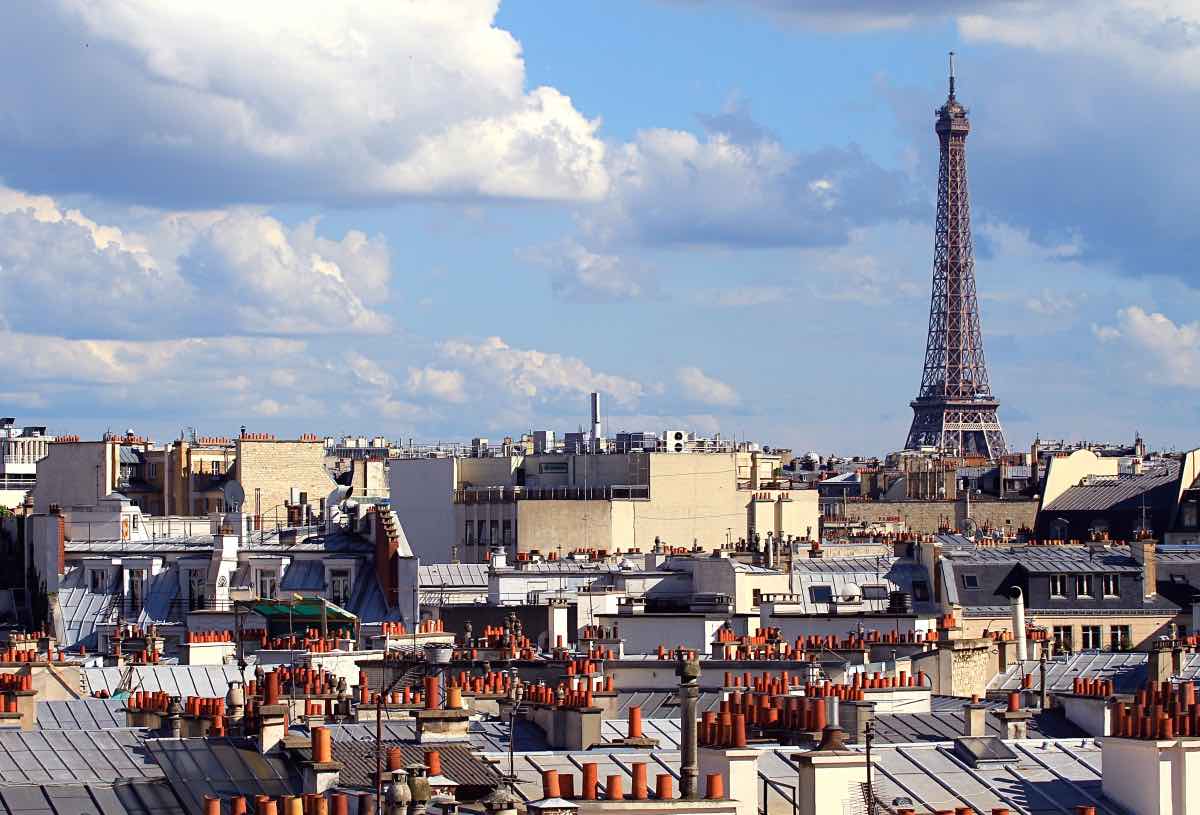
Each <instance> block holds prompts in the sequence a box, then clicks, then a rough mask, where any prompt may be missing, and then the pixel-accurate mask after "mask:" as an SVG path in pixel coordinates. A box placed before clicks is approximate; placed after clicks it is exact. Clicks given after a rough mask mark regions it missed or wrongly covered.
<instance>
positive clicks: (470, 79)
mask: <svg viewBox="0 0 1200 815" xmlns="http://www.w3.org/2000/svg"><path fill="white" fill-rule="evenodd" d="M498 6H499V0H454V2H444V1H443V0H405V2H395V0H359V2H354V3H330V2H325V0H254V2H242V1H241V0H209V2H205V3H195V4H182V5H181V4H177V3H163V2H161V1H160V0H90V1H89V2H81V0H46V2H43V3H36V4H18V5H17V6H15V7H13V8H10V9H8V10H7V11H8V13H7V14H6V15H5V25H4V26H3V27H2V28H0V52H2V53H4V54H5V55H6V58H5V61H6V62H7V64H8V65H9V68H10V70H8V71H4V72H0V107H3V109H4V110H6V111H9V113H10V114H11V117H10V118H9V119H8V120H7V121H8V122H9V126H7V127H5V128H3V129H2V130H0V151H2V152H4V153H6V154H8V155H9V156H11V157H12V159H13V161H12V162H11V167H12V171H11V173H10V176H9V180H10V181H15V182H16V183H17V184H18V185H19V186H25V187H32V188H38V189H52V187H51V186H50V185H52V184H54V185H60V186H59V187H58V189H59V190H65V189H70V185H72V184H73V183H75V181H74V179H77V178H79V177H82V176H84V175H86V178H87V179H88V184H89V188H88V189H86V190H85V191H86V192H90V193H101V194H104V193H108V194H110V195H111V196H112V197H121V198H126V199H133V200H139V201H142V202H148V203H153V204H162V203H164V202H165V203H168V204H170V205H176V206H177V205H181V204H182V205H194V204H196V203H199V204H201V205H214V204H226V203H232V202H236V203H261V202H273V201H283V200H287V201H312V200H321V201H343V200H347V199H353V200H365V201H372V200H378V199H395V198H400V197H410V196H435V197H440V198H444V197H488V198H523V199H529V198H532V199H568V200H576V199H581V198H596V197H599V196H601V195H603V194H604V191H605V189H606V187H607V183H608V181H607V175H606V172H605V168H604V162H603V159H604V145H603V143H602V142H601V141H600V140H599V139H598V138H597V137H596V133H595V131H596V128H597V126H598V122H596V121H593V120H589V119H588V118H586V117H585V116H584V115H583V114H581V113H580V112H579V111H577V110H576V109H575V107H574V105H573V104H572V102H571V100H570V99H569V98H568V97H567V96H565V95H564V94H562V93H561V92H559V91H558V90H556V89H554V88H551V87H535V88H526V87H525V64H524V60H523V59H522V56H521V46H520V44H519V43H518V42H517V41H516V39H515V38H514V37H513V36H512V35H511V34H510V33H509V32H507V31H505V30H503V29H501V28H499V27H497V26H496V25H495V24H494V23H495V16H496V13H497V10H498ZM31 65H37V66H39V67H38V70H37V81H36V82H30V81H28V79H29V77H28V73H26V72H25V71H22V70H19V69H18V68H17V67H16V66H26V67H28V66H31ZM22 73H24V74H25V76H24V78H22V76H21V74H22ZM118 146H119V147H118ZM85 168H86V173H85V172H84V170H85ZM164 178H169V179H170V182H171V183H169V184H164V183H163V179H164Z"/></svg>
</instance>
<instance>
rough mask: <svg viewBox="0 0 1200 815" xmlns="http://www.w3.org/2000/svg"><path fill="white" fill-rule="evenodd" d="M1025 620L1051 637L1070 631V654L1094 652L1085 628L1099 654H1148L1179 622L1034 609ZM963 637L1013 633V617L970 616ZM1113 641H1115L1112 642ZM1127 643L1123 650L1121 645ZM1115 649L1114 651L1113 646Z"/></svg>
mask: <svg viewBox="0 0 1200 815" xmlns="http://www.w3.org/2000/svg"><path fill="white" fill-rule="evenodd" d="M1025 620H1026V622H1027V623H1029V624H1030V625H1034V626H1038V627H1042V628H1045V629H1046V630H1047V631H1048V632H1050V634H1051V636H1053V635H1054V634H1055V629H1059V630H1060V631H1061V632H1062V633H1064V634H1065V633H1066V632H1067V630H1069V638H1070V645H1071V648H1072V650H1075V651H1079V650H1082V649H1084V648H1089V650H1090V649H1092V648H1094V646H1093V644H1092V642H1091V641H1090V639H1088V638H1085V637H1084V631H1083V629H1084V627H1085V626H1086V627H1088V628H1091V629H1093V631H1092V632H1091V633H1089V635H1088V636H1089V637H1091V636H1092V635H1094V633H1095V630H1094V629H1096V628H1097V627H1098V628H1099V630H1100V642H1099V644H1098V646H1099V650H1102V651H1114V650H1135V651H1137V650H1140V651H1145V650H1147V649H1148V648H1149V647H1150V645H1151V644H1152V643H1153V642H1154V640H1156V639H1157V638H1158V637H1159V636H1161V635H1163V634H1166V633H1167V629H1168V627H1169V626H1170V624H1171V623H1172V622H1178V619H1177V615H1176V614H1174V613H1172V612H1163V613H1161V614H1119V613H1116V614H1104V615H1100V614H1094V613H1092V614H1088V613H1074V614H1072V613H1071V612H1070V611H1069V610H1067V609H1064V610H1062V611H1061V612H1056V613H1053V614H1048V613H1045V612H1044V611H1038V610H1034V609H1030V610H1027V611H1026V612H1025ZM962 626H963V636H965V637H980V636H983V633H984V632H985V631H1002V630H1011V629H1012V617H1010V616H1009V615H1008V614H1005V615H1003V616H996V617H976V616H971V617H967V618H965V619H963V620H962ZM1114 638H1115V641H1114ZM1126 642H1127V643H1128V647H1127V648H1124V647H1122V646H1121V645H1120V644H1121V643H1126ZM1114 644H1117V645H1118V647H1116V648H1114V647H1113V645H1114Z"/></svg>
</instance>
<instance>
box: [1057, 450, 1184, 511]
mask: <svg viewBox="0 0 1200 815" xmlns="http://www.w3.org/2000/svg"><path fill="white" fill-rule="evenodd" d="M1178 479H1179V462H1178V461H1174V460H1167V461H1163V462H1157V463H1155V464H1152V465H1149V466H1148V467H1147V469H1146V471H1145V472H1143V473H1142V474H1141V475H1132V474H1129V473H1122V474H1121V475H1115V476H1090V477H1088V478H1086V479H1084V480H1083V483H1081V484H1076V485H1075V486H1073V487H1068V488H1067V489H1066V490H1065V491H1064V492H1063V493H1062V494H1061V495H1059V496H1058V497H1057V498H1055V499H1054V500H1053V501H1051V502H1050V503H1049V504H1048V505H1046V506H1045V507H1043V508H1042V511H1043V512H1075V511H1082V512H1096V511H1100V512H1102V511H1104V510H1109V509H1112V508H1114V507H1116V506H1117V505H1118V504H1121V503H1124V502H1126V501H1131V500H1133V499H1135V498H1137V497H1139V496H1141V495H1143V494H1144V493H1146V492H1149V491H1150V490H1152V489H1155V488H1157V487H1162V486H1165V485H1168V484H1172V483H1174V482H1175V481H1177V480H1178Z"/></svg>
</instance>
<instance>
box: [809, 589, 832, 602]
mask: <svg viewBox="0 0 1200 815" xmlns="http://www.w3.org/2000/svg"><path fill="white" fill-rule="evenodd" d="M808 599H810V600H812V601H813V602H814V603H832V602H833V586H809V587H808Z"/></svg>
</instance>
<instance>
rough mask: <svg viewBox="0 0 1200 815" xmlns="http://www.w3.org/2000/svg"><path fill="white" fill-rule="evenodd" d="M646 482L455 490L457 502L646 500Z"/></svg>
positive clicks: (648, 498)
mask: <svg viewBox="0 0 1200 815" xmlns="http://www.w3.org/2000/svg"><path fill="white" fill-rule="evenodd" d="M648 500H650V485H649V484H613V485H611V486H607V487H466V488H460V489H456V490H455V491H454V503H456V504H468V505H470V504H511V503H513V502H514V501H648Z"/></svg>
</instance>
